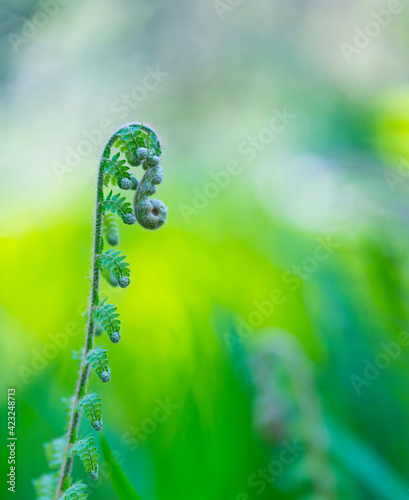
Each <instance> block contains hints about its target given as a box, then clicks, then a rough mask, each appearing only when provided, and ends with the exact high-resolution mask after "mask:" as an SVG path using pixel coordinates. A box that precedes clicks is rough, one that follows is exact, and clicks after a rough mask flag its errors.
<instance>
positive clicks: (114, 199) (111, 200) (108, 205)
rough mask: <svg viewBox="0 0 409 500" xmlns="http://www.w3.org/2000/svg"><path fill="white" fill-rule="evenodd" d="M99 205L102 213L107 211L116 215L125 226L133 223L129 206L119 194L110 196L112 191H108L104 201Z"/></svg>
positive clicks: (133, 219)
mask: <svg viewBox="0 0 409 500" xmlns="http://www.w3.org/2000/svg"><path fill="white" fill-rule="evenodd" d="M101 205H102V208H103V210H104V211H105V210H109V211H110V212H112V213H114V214H118V215H119V217H121V219H122V220H123V222H125V224H134V223H135V216H134V214H133V210H132V206H131V204H130V203H129V202H127V201H126V199H125V198H121V195H120V194H119V193H117V194H112V191H110V192H109V193H108V195H107V197H106V198H105V200H103V201H102V202H101Z"/></svg>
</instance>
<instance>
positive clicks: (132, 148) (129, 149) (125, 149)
mask: <svg viewBox="0 0 409 500" xmlns="http://www.w3.org/2000/svg"><path fill="white" fill-rule="evenodd" d="M141 127H142V126H141V125H128V126H125V127H122V129H121V130H120V132H119V134H118V139H117V141H116V142H115V147H117V148H119V149H120V151H121V152H122V153H124V154H125V157H126V159H127V160H128V162H129V163H130V164H131V165H132V166H134V167H137V166H139V165H140V160H139V159H138V156H137V150H138V148H140V147H143V146H144V145H145V142H144V139H143V134H142V130H141Z"/></svg>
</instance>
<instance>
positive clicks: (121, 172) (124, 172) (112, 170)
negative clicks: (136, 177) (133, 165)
mask: <svg viewBox="0 0 409 500" xmlns="http://www.w3.org/2000/svg"><path fill="white" fill-rule="evenodd" d="M119 156H120V153H118V154H116V155H115V156H113V157H112V158H110V159H104V160H102V166H103V168H104V172H105V181H106V180H107V179H108V181H107V182H105V185H108V183H109V181H111V180H112V178H114V179H115V180H116V182H117V183H118V185H120V184H121V180H122V179H129V180H131V174H130V172H129V167H128V165H127V164H126V161H125V160H120V159H119Z"/></svg>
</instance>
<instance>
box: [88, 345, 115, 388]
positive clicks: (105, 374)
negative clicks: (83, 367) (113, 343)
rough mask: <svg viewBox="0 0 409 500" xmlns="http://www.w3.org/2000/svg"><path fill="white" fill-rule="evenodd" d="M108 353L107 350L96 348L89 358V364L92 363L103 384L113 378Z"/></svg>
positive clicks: (90, 352) (89, 354)
mask: <svg viewBox="0 0 409 500" xmlns="http://www.w3.org/2000/svg"><path fill="white" fill-rule="evenodd" d="M107 352H108V351H107V350H106V349H102V348H101V347H96V348H95V349H92V350H91V351H89V353H88V356H87V363H90V365H91V366H92V368H93V369H94V370H95V373H96V374H97V375H98V377H99V378H100V379H101V380H102V382H108V381H109V380H110V378H111V371H110V369H109V361H108V356H107Z"/></svg>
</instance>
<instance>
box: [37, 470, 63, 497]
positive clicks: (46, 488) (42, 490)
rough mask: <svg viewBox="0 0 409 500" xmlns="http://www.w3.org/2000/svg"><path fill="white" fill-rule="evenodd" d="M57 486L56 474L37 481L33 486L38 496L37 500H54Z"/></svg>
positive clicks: (44, 476) (42, 477) (47, 475)
mask: <svg viewBox="0 0 409 500" xmlns="http://www.w3.org/2000/svg"><path fill="white" fill-rule="evenodd" d="M57 484H58V475H57V474H56V473H54V472H53V473H50V474H44V475H43V476H40V477H39V478H38V479H35V480H34V481H33V485H34V489H35V491H36V495H37V498H36V500H53V498H54V494H55V490H56V488H57Z"/></svg>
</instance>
